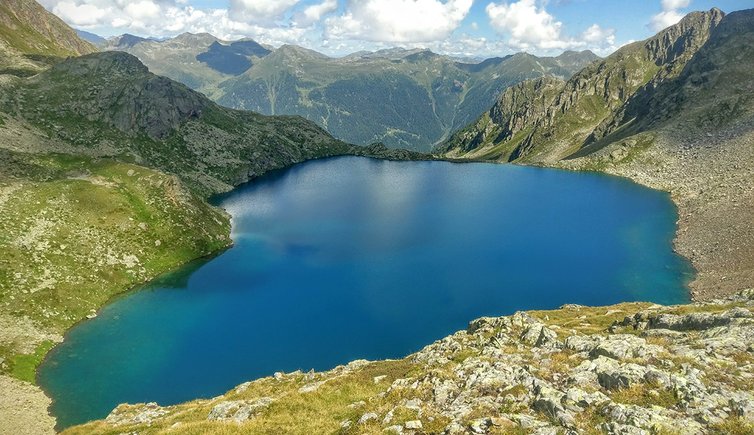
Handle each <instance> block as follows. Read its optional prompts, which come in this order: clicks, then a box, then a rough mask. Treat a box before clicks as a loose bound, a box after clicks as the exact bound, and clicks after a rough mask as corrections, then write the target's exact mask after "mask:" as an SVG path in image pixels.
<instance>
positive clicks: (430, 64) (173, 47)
mask: <svg viewBox="0 0 754 435" xmlns="http://www.w3.org/2000/svg"><path fill="white" fill-rule="evenodd" d="M124 41H125V42H124ZM105 49H112V50H123V51H126V52H128V53H131V54H133V55H135V56H137V57H138V58H139V59H140V60H142V61H143V62H144V64H145V65H147V66H148V67H149V68H150V70H151V71H152V72H154V73H156V74H160V75H165V76H167V77H170V78H172V79H174V80H177V81H180V82H182V83H184V84H186V85H187V86H189V87H191V88H193V89H196V90H199V91H201V92H204V93H205V94H207V95H208V96H210V97H211V98H212V99H214V100H215V101H217V102H219V103H220V104H222V105H224V106H227V107H232V108H238V109H247V110H253V111H256V112H259V113H263V114H267V115H300V116H303V117H305V118H307V119H309V120H311V121H314V122H316V123H317V124H319V125H320V126H321V127H323V128H325V129H327V130H328V132H330V133H331V134H332V135H333V136H335V137H337V138H339V139H341V140H344V141H346V142H350V143H355V144H361V145H366V144H370V143H374V142H382V143H384V144H386V145H387V146H390V147H400V148H407V149H415V150H421V151H429V150H430V149H431V147H432V146H433V145H435V144H437V143H438V142H440V141H442V140H443V139H445V138H447V137H448V136H449V135H450V134H451V133H452V132H454V131H455V130H457V129H459V128H461V127H464V126H466V125H467V124H468V123H469V122H471V121H473V120H474V119H475V118H477V117H478V116H479V115H481V114H482V113H483V112H484V111H485V110H487V109H489V107H490V106H491V105H492V104H493V103H494V101H495V97H496V96H497V95H498V94H499V93H500V92H502V90H503V89H505V88H507V87H508V86H510V85H512V84H515V83H519V82H521V81H523V80H526V79H530V78H537V77H541V76H554V77H560V78H564V79H567V78H569V77H570V76H571V75H572V74H573V73H574V72H576V71H578V70H580V69H581V68H582V67H584V66H585V65H587V64H589V63H591V62H592V61H594V60H596V59H598V57H597V56H596V55H594V54H593V53H592V52H589V51H583V52H565V53H563V54H562V55H560V56H557V57H536V56H532V55H529V54H526V53H519V54H516V55H512V56H506V57H500V58H491V59H486V60H484V61H482V62H479V63H464V62H462V61H459V60H456V59H454V58H451V57H449V56H444V55H439V54H436V53H433V52H431V51H428V50H420V49H414V50H406V49H387V50H381V51H378V52H360V53H355V54H351V55H348V56H345V57H342V58H331V57H328V56H325V55H323V54H321V53H317V52H315V51H312V50H308V49H304V48H302V47H298V46H293V45H284V46H282V47H280V48H277V49H272V48H271V47H264V46H261V45H260V44H257V43H256V42H254V41H250V40H241V41H233V42H227V41H221V40H219V39H218V38H215V37H213V36H212V35H209V34H199V35H194V34H182V35H179V36H177V37H175V38H172V39H168V40H164V41H155V40H148V39H143V38H138V37H133V36H132V35H124V36H121V37H119V38H116V39H113V40H111V41H110V42H109V44H108V45H107V46H106V47H105Z"/></svg>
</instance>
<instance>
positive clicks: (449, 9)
mask: <svg viewBox="0 0 754 435" xmlns="http://www.w3.org/2000/svg"><path fill="white" fill-rule="evenodd" d="M472 2H473V0H446V1H441V0H349V1H348V3H347V5H346V11H345V13H344V14H343V15H341V16H337V17H330V18H328V19H327V20H325V37H326V38H328V39H329V38H335V39H359V40H367V41H389V42H419V41H434V40H439V39H444V38H447V37H449V36H450V34H451V33H452V32H453V31H454V30H455V29H457V28H458V26H459V25H460V24H461V21H463V19H464V18H466V15H467V14H468V13H469V9H471V4H472Z"/></svg>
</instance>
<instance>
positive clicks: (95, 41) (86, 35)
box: [76, 29, 107, 48]
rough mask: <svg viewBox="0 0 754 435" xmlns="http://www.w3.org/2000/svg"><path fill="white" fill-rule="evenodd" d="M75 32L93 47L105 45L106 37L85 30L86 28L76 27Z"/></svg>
mask: <svg viewBox="0 0 754 435" xmlns="http://www.w3.org/2000/svg"><path fill="white" fill-rule="evenodd" d="M76 34H77V35H78V36H79V38H81V39H83V40H84V41H87V42H89V43H91V44H92V45H94V46H95V47H98V48H102V47H105V46H106V45H107V39H105V38H103V37H101V36H99V35H97V34H95V33H91V32H87V31H86V30H81V29H76Z"/></svg>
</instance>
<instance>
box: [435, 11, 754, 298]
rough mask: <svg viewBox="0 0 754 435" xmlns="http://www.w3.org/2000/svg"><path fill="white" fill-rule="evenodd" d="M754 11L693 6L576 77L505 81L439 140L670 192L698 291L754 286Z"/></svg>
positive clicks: (464, 152)
mask: <svg viewBox="0 0 754 435" xmlns="http://www.w3.org/2000/svg"><path fill="white" fill-rule="evenodd" d="M752 71H754V10H745V11H736V12H732V13H730V14H728V15H725V14H723V13H722V12H721V11H720V10H718V9H712V10H710V11H707V12H694V13H691V14H689V15H687V16H686V17H685V18H684V19H682V20H681V21H680V22H679V23H678V24H676V25H674V26H671V27H669V28H667V29H665V30H663V31H662V32H660V33H658V34H657V35H656V36H654V37H652V38H649V39H647V40H646V41H641V42H636V43H633V44H631V45H628V46H626V47H623V48H621V49H620V50H618V51H617V52H616V53H614V54H613V55H611V56H609V57H607V58H606V59H604V60H603V61H600V62H597V63H594V64H592V65H590V66H588V67H586V68H584V69H583V70H581V71H580V72H578V73H576V74H575V75H574V76H573V78H571V79H570V80H568V81H562V80H558V79H554V78H542V79H537V80H532V81H526V82H523V83H521V84H519V85H517V86H513V87H511V88H510V89H508V90H507V91H505V92H504V93H503V94H502V95H501V96H500V97H499V98H498V100H497V102H496V103H495V105H494V106H493V107H492V108H491V109H490V110H489V111H488V112H487V113H485V114H484V115H483V116H482V117H481V118H480V119H478V120H477V121H476V122H474V123H472V124H470V125H469V126H467V127H466V128H464V129H462V130H461V131H459V132H457V133H456V134H454V135H453V137H452V138H451V139H450V140H449V141H447V142H446V143H445V144H443V145H442V146H441V147H439V148H438V149H437V152H438V154H440V155H442V156H444V157H446V158H453V159H462V160H463V159H473V160H490V161H503V162H509V161H510V162H515V163H521V164H537V165H548V166H556V167H562V168H568V169H576V170H598V171H602V172H606V173H610V174H615V175H621V176H625V177H629V178H632V179H634V180H636V181H638V182H640V183H642V184H645V185H648V186H650V187H653V188H657V189H661V190H665V191H668V192H670V194H671V197H672V198H673V200H674V202H675V203H676V204H677V205H678V208H679V222H678V226H679V228H678V231H677V238H676V240H675V249H676V250H677V251H678V252H679V253H681V254H682V255H684V256H685V257H687V258H689V259H690V260H691V262H692V264H693V265H694V268H695V269H696V276H695V279H694V280H693V281H692V282H691V283H690V287H691V290H692V294H693V295H694V296H695V297H697V298H707V297H711V296H714V295H721V294H730V293H732V292H735V291H737V290H740V289H742V288H748V287H754V267H752V265H754V230H752V228H751V225H750V221H751V216H752V215H754V183H753V182H752V180H754V172H753V171H754V170H753V169H752V168H754V146H752V144H754V99H753V98H752V95H754V93H752V90H754V74H752V73H751V72H752Z"/></svg>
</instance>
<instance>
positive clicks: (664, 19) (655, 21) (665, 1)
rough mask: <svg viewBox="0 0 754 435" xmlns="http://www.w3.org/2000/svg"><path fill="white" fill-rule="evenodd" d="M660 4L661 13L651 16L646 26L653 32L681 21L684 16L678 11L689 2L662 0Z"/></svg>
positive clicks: (688, 0) (689, 1)
mask: <svg viewBox="0 0 754 435" xmlns="http://www.w3.org/2000/svg"><path fill="white" fill-rule="evenodd" d="M660 4H661V5H662V12H660V13H658V14H656V15H654V16H652V18H651V19H650V21H649V24H648V27H649V28H650V29H651V30H653V31H655V32H659V31H660V30H662V29H664V28H666V27H669V26H672V25H673V24H676V23H678V22H679V21H681V19H682V18H683V16H684V14H683V13H682V12H680V9H683V8H687V7H688V6H689V5H690V4H691V0H662V1H661V2H660Z"/></svg>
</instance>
